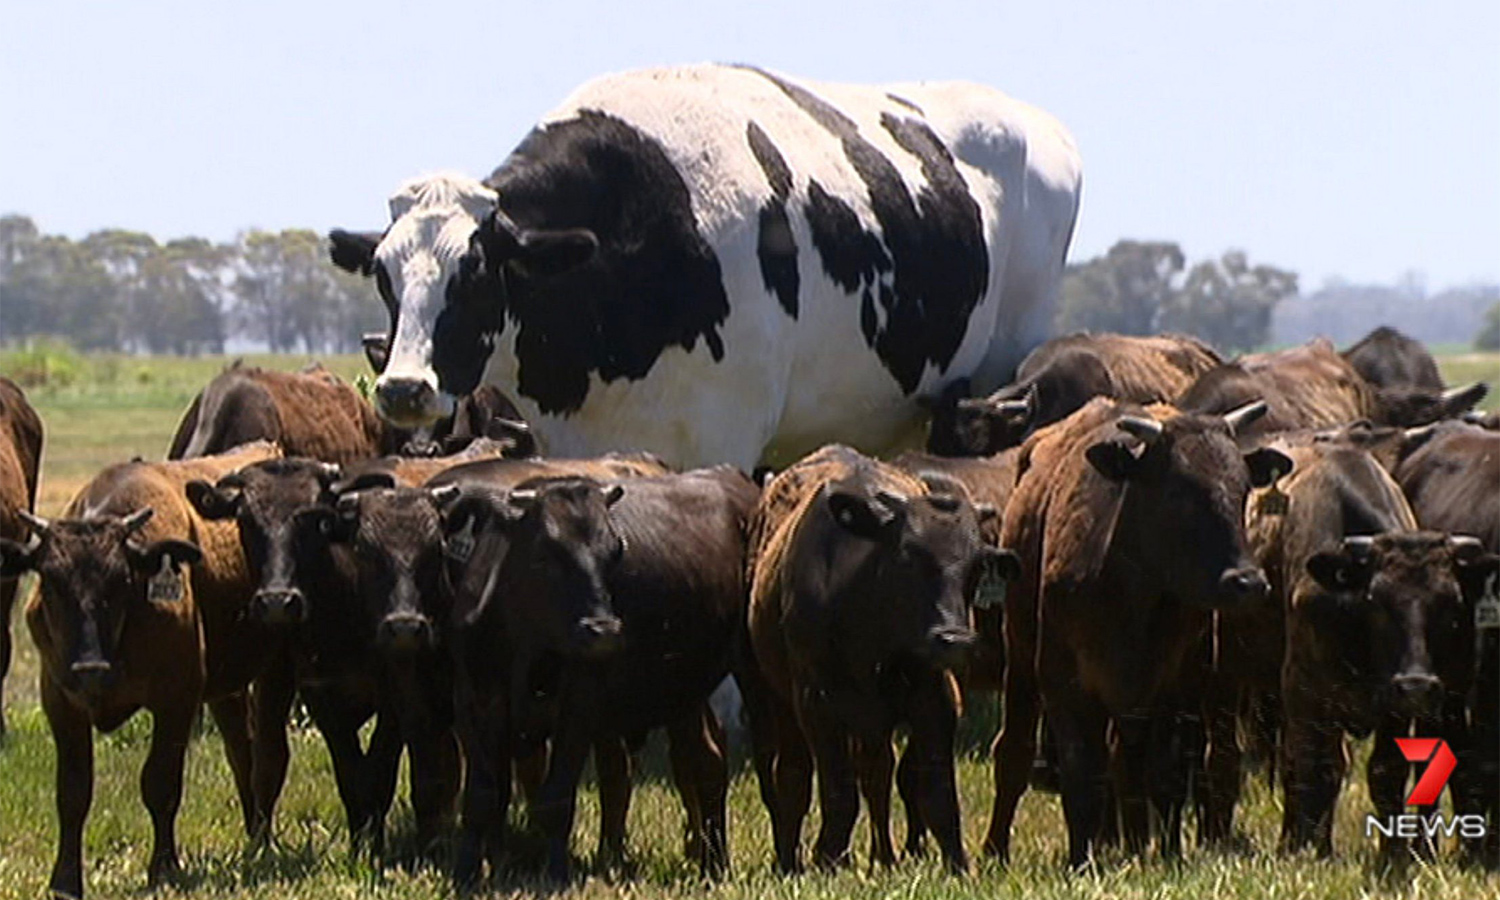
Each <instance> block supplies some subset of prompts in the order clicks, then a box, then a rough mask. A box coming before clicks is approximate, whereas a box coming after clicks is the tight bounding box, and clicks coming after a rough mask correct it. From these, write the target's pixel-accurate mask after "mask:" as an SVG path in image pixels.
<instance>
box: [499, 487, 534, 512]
mask: <svg viewBox="0 0 1500 900" xmlns="http://www.w3.org/2000/svg"><path fill="white" fill-rule="evenodd" d="M536 498H537V490H536V488H524V489H522V490H519V491H511V492H510V493H509V494H507V495H506V499H507V500H508V501H510V504H511V505H512V506H514V507H516V508H518V509H527V508H529V507H530V506H531V505H532V504H534V503H536Z"/></svg>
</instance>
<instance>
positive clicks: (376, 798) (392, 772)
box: [363, 702, 406, 856]
mask: <svg viewBox="0 0 1500 900" xmlns="http://www.w3.org/2000/svg"><path fill="white" fill-rule="evenodd" d="M405 747H406V744H405V742H404V741H403V740H402V739H401V720H400V717H399V716H397V714H396V711H395V709H393V708H392V707H391V705H390V704H389V703H388V702H387V703H383V704H382V705H381V707H380V709H379V710H378V711H377V712H376V713H375V730H374V731H373V732H372V733H371V734H370V744H369V746H368V747H366V748H365V766H364V775H363V780H364V785H365V787H364V790H365V794H366V801H365V802H366V803H368V804H369V806H368V812H369V820H368V823H369V824H368V825H367V828H368V829H369V834H370V836H369V841H370V852H371V853H373V854H375V855H376V856H379V855H381V854H382V853H384V852H385V817H386V815H387V814H388V813H389V812H390V810H391V803H392V802H394V800H395V797H396V776H397V773H398V772H399V770H400V768H401V751H402V750H403V749H405Z"/></svg>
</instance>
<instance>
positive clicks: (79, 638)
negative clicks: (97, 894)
mask: <svg viewBox="0 0 1500 900" xmlns="http://www.w3.org/2000/svg"><path fill="white" fill-rule="evenodd" d="M276 452H277V450H276V448H275V446H274V445H271V444H265V443H258V444H252V445H248V446H245V447H241V448H240V449H238V450H236V451H234V452H233V453H229V454H224V455H220V456H212V457H205V458H201V459H194V460H189V461H183V462H166V463H144V462H134V463H126V464H123V465H117V466H111V467H109V468H107V469H105V470H104V471H103V472H101V473H100V474H99V475H98V476H96V477H95V478H94V479H93V481H91V482H89V484H88V485H87V486H86V487H84V488H83V490H82V491H80V492H79V494H78V496H76V497H75V498H74V499H73V501H72V502H71V503H70V504H69V505H68V509H67V511H66V513H65V518H63V519H59V520H57V521H55V522H50V523H49V522H46V521H43V520H41V519H36V518H32V519H31V520H30V521H31V523H32V529H33V532H34V537H33V540H32V541H31V542H29V543H28V544H26V545H20V544H16V543H14V542H12V541H9V540H0V573H3V574H4V575H6V576H10V577H14V576H16V575H19V574H20V573H21V572H24V571H35V572H37V573H39V575H40V577H41V585H40V589H39V590H37V591H36V592H35V593H34V594H33V595H32V599H31V600H30V602H29V603H28V605H27V608H26V624H27V626H28V627H29V628H30V630H31V636H32V638H33V640H34V641H35V642H36V645H37V649H38V652H39V654H40V656H41V660H42V675H41V694H42V707H43V709H44V711H45V712H46V714H47V721H48V724H49V725H50V726H51V728H52V736H53V740H54V742H55V744H56V747H57V810H58V820H59V825H60V834H59V839H58V851H57V860H56V863H55V864H54V866H53V869H52V878H51V882H50V885H51V890H52V891H53V893H55V894H60V895H65V896H71V897H81V896H83V825H84V820H85V818H86V817H87V816H88V810H89V804H90V800H91V798H92V795H93V780H94V778H93V739H92V734H91V731H92V729H94V728H97V729H99V730H100V731H104V732H109V731H113V730H114V729H116V728H118V727H119V726H120V725H121V724H123V723H124V722H125V720H127V719H129V718H130V717H131V716H132V715H133V714H134V713H135V712H136V710H138V709H141V708H142V707H144V708H146V709H148V710H150V711H151V713H152V722H153V727H152V736H151V749H150V752H149V754H148V755H147V758H146V765H145V768H144V769H143V770H142V772H141V794H142V797H143V799H144V801H145V804H146V808H147V809H148V810H149V811H150V813H151V821H152V826H153V831H154V843H153V847H152V851H151V861H150V865H149V868H148V870H147V871H148V875H149V878H150V881H151V882H152V883H153V884H155V883H157V882H160V881H161V880H162V879H163V878H166V877H169V876H171V875H172V874H173V873H174V872H175V871H176V869H177V846H176V839H175V822H176V818H177V808H178V805H179V802H180V800H181V797H182V765H183V755H184V753H185V751H186V750H187V744H188V738H189V736H190V733H191V731H192V726H193V721H194V719H195V718H196V717H197V714H198V709H199V705H200V704H201V703H202V702H203V701H204V700H208V701H209V708H210V710H211V711H212V712H213V714H214V719H215V721H216V722H217V723H218V725H219V729H220V731H221V732H222V734H223V736H224V742H225V747H226V749H227V751H228V755H229V761H230V765H231V767H232V769H233V770H234V776H235V786H236V788H237V789H238V791H239V797H240V804H241V808H242V812H243V814H244V818H245V827H246V830H247V831H248V832H249V833H250V834H252V835H253V836H261V835H265V834H266V833H267V832H268V830H269V827H270V820H271V813H272V809H273V807H274V804H275V800H276V794H277V793H278V792H279V789H280V784H281V779H282V777H283V776H284V774H285V770H286V754H285V750H286V748H285V736H284V735H282V736H281V742H280V743H279V745H278V742H277V741H276V740H275V736H274V735H271V736H270V739H269V740H262V739H261V737H260V735H259V734H257V738H256V740H255V742H254V746H253V747H252V743H251V739H250V734H249V732H248V731H247V724H248V718H247V711H246V708H245V700H244V693H243V691H244V689H245V687H246V685H247V684H248V683H249V682H250V681H251V680H252V679H253V678H254V677H255V676H256V675H257V673H259V672H260V671H261V670H262V669H263V668H264V667H265V665H266V662H267V660H268V658H270V657H271V656H273V655H274V654H275V653H276V652H277V649H278V648H277V642H276V641H275V640H274V639H272V638H271V637H270V636H269V635H268V634H267V633H266V632H265V631H263V630H261V629H259V628H257V627H256V626H254V625H253V623H247V622H245V621H243V613H244V611H245V608H246V606H247V605H248V604H249V601H250V598H251V594H252V592H253V590H254V585H253V583H252V582H251V580H250V577H249V572H248V571H247V569H246V565H245V559H244V556H243V554H242V553H241V552H240V547H239V541H238V539H237V536H236V535H235V533H234V527H233V526H232V525H228V524H221V523H218V522H211V521H206V520H204V519H203V518H202V517H200V516H199V515H198V514H197V513H196V512H195V511H194V510H193V508H192V507H191V506H190V505H189V504H188V502H187V499H186V497H184V496H183V485H184V484H186V483H187V482H188V481H190V480H193V479H201V478H217V477H219V476H221V475H223V474H225V473H227V472H230V471H233V470H235V469H238V468H240V467H241V466H244V465H248V464H250V463H253V462H255V461H257V460H261V459H266V458H268V457H271V456H274V455H275V454H276ZM185 566H191V567H192V570H191V573H190V574H189V575H184V574H183V568H184V567H185ZM256 724H257V725H260V724H261V723H260V722H257V723H256Z"/></svg>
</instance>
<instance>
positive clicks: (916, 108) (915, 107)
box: [886, 92, 927, 116]
mask: <svg viewBox="0 0 1500 900" xmlns="http://www.w3.org/2000/svg"><path fill="white" fill-rule="evenodd" d="M886 96H887V97H890V98H891V100H892V101H894V102H896V103H899V104H900V105H902V106H904V107H906V108H907V109H909V110H911V111H912V112H915V113H916V114H917V115H919V116H925V115H927V113H925V112H923V111H922V107H920V106H918V105H917V104H915V103H913V102H911V101H910V100H908V99H906V98H905V97H901V96H898V95H896V94H892V93H889V92H887V93H886Z"/></svg>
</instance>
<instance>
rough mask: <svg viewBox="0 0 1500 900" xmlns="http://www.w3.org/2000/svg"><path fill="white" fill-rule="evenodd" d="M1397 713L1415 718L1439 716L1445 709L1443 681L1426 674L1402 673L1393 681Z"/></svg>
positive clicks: (1392, 690)
mask: <svg viewBox="0 0 1500 900" xmlns="http://www.w3.org/2000/svg"><path fill="white" fill-rule="evenodd" d="M1391 693H1392V697H1393V699H1394V701H1395V706H1396V712H1398V713H1400V714H1401V715H1404V716H1411V717H1413V718H1428V717H1433V716H1436V715H1438V714H1439V713H1440V712H1442V708H1443V680H1442V679H1441V678H1439V677H1437V676H1436V675H1430V674H1427V673H1425V672H1415V673H1402V674H1400V675H1397V676H1395V677H1393V678H1392V679H1391Z"/></svg>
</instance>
